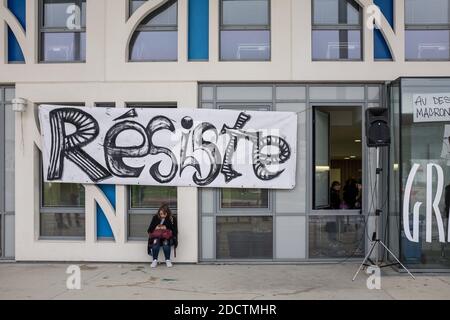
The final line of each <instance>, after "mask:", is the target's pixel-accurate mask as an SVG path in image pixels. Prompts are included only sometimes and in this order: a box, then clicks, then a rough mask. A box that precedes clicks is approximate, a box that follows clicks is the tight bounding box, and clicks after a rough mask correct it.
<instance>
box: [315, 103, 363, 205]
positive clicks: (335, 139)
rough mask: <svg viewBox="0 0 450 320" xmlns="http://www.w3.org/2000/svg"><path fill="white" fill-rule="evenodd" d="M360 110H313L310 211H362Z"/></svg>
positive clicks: (346, 108)
mask: <svg viewBox="0 0 450 320" xmlns="http://www.w3.org/2000/svg"><path fill="white" fill-rule="evenodd" d="M362 187H363V185H362V112H361V107H316V108H314V201H313V209H316V210H339V209H347V210H354V209H361V207H362V191H363V188H362Z"/></svg>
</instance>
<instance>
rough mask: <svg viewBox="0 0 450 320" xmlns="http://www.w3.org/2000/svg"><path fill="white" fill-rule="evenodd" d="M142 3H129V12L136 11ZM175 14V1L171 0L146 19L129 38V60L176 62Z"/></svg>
mask: <svg viewBox="0 0 450 320" xmlns="http://www.w3.org/2000/svg"><path fill="white" fill-rule="evenodd" d="M134 2H139V3H134ZM142 2H143V1H131V5H130V12H134V11H135V10H137V7H138V6H139V5H142ZM136 6H137V7H136ZM177 13H178V12H177V1H173V0H172V1H168V2H167V3H165V4H164V5H163V6H161V7H160V8H158V9H157V10H155V11H153V12H152V13H151V14H150V15H149V16H148V17H146V18H145V19H144V20H143V21H142V22H141V24H140V25H139V26H138V27H137V29H136V31H135V32H134V34H133V36H132V38H131V42H130V50H129V60H130V61H176V60H177V57H178V21H177Z"/></svg>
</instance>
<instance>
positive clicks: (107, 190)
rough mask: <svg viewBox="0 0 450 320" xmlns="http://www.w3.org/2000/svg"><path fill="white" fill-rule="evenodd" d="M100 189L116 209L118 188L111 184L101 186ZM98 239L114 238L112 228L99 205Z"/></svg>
mask: <svg viewBox="0 0 450 320" xmlns="http://www.w3.org/2000/svg"><path fill="white" fill-rule="evenodd" d="M98 187H99V188H100V189H101V190H102V191H103V193H104V194H105V195H106V197H107V198H108V200H109V202H111V204H112V206H113V207H114V209H115V208H116V186H115V185H111V184H100V185H98ZM97 238H114V234H113V232H112V229H111V226H110V225H109V222H108V220H107V219H106V216H105V213H104V212H103V210H102V208H100V206H99V205H98V204H97Z"/></svg>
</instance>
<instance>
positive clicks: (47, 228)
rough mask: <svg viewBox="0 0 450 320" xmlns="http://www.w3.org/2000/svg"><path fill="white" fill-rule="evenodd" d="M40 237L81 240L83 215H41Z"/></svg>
mask: <svg viewBox="0 0 450 320" xmlns="http://www.w3.org/2000/svg"><path fill="white" fill-rule="evenodd" d="M40 231H41V232H40V233H41V237H64V238H72V237H74V238H81V237H84V234H85V215H84V213H79V212H75V213H66V212H64V213H61V212H55V213H50V212H47V213H41V221H40Z"/></svg>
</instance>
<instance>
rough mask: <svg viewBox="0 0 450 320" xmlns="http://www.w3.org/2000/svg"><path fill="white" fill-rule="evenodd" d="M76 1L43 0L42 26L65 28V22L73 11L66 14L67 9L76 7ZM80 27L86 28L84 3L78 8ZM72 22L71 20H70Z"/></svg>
mask: <svg viewBox="0 0 450 320" xmlns="http://www.w3.org/2000/svg"><path fill="white" fill-rule="evenodd" d="M78 4H79V3H77V1H70V0H45V1H44V15H43V19H44V21H43V25H44V27H46V28H67V21H68V19H69V18H71V16H72V15H73V14H74V12H73V11H71V10H70V11H69V13H68V12H67V10H68V8H69V7H70V6H73V5H78ZM80 13H81V17H80V18H81V20H80V21H81V27H85V26H86V2H85V1H83V2H82V6H81V8H80ZM71 20H72V19H71Z"/></svg>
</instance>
